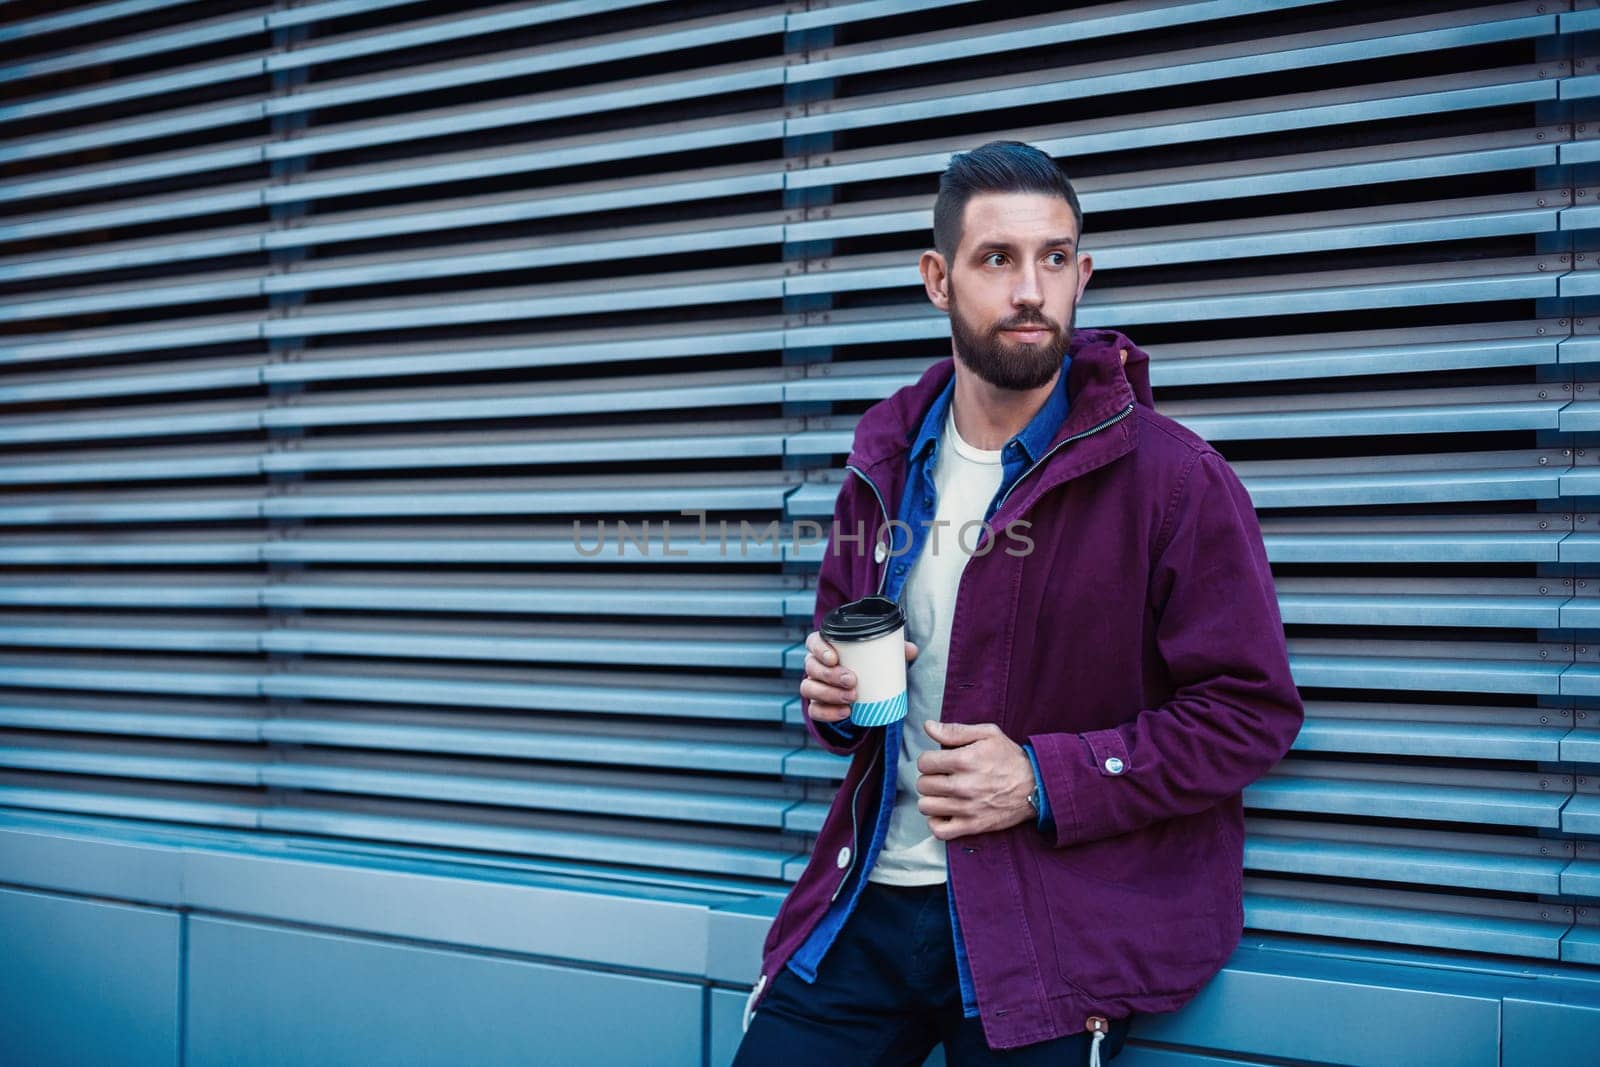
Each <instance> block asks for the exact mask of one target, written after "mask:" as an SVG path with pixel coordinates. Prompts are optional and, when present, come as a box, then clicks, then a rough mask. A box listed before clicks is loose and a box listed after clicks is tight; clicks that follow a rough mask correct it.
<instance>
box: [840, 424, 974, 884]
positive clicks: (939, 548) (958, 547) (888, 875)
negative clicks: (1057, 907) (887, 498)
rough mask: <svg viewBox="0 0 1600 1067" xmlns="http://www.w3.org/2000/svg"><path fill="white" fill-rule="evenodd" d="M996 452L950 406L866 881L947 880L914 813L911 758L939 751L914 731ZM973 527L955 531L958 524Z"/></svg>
mask: <svg viewBox="0 0 1600 1067" xmlns="http://www.w3.org/2000/svg"><path fill="white" fill-rule="evenodd" d="M1001 451H1002V450H1001V449H998V448H997V449H994V450H993V451H988V450H985V449H981V448H974V447H972V446H971V445H970V444H968V443H967V442H966V441H963V440H962V439H961V435H960V434H958V433H957V432H956V421H955V405H954V404H953V403H952V404H951V405H950V408H949V410H948V411H947V413H946V415H945V422H944V433H943V436H942V437H941V440H940V443H939V448H938V449H937V452H938V456H937V458H936V459H935V461H934V485H935V487H936V492H937V502H936V506H937V511H936V513H935V515H934V521H935V522H947V523H949V525H947V526H931V527H929V529H928V532H927V541H925V542H924V543H923V546H922V552H921V554H920V555H918V557H917V560H916V562H915V563H913V564H912V566H911V573H910V574H908V575H907V576H906V584H905V589H904V590H903V592H902V596H901V603H902V604H903V605H904V607H905V611H906V637H907V639H908V640H910V641H912V642H914V643H915V644H916V646H917V658H916V659H914V660H912V661H911V664H910V666H909V667H908V669H907V672H906V702H907V710H906V719H905V723H904V725H903V727H902V729H901V732H900V757H899V771H898V775H899V778H898V782H897V785H898V789H897V792H896V794H895V802H894V812H893V814H892V815H891V816H890V818H889V831H888V835H887V837H886V838H885V839H884V844H883V850H882V851H881V852H880V853H879V854H878V859H877V862H876V863H874V864H873V866H872V870H870V871H868V872H867V879H868V880H869V881H873V882H885V883H888V884H890V885H931V884H934V883H937V882H943V881H945V880H946V879H947V878H948V871H947V868H946V866H945V843H944V842H943V841H941V840H939V839H938V838H937V837H934V836H933V831H932V830H931V829H930V828H929V827H928V817H927V816H926V815H923V814H922V813H921V812H920V811H918V810H917V801H918V800H919V799H921V796H922V794H920V793H918V792H917V777H918V775H919V774H920V773H921V772H919V771H918V770H917V757H918V756H920V755H922V754H923V753H924V752H931V751H934V750H936V749H938V748H939V743H938V742H937V741H935V740H934V739H933V738H931V737H929V736H928V732H927V731H926V730H924V729H923V728H922V724H923V723H924V722H926V721H928V720H929V719H933V720H935V721H937V720H938V719H939V710H940V707H941V706H942V705H943V703H944V676H945V666H946V663H947V661H948V658H949V653H950V623H951V621H952V618H953V617H954V615H955V607H956V588H957V586H958V585H959V584H960V582H961V572H962V569H963V568H964V567H965V566H966V563H967V560H968V559H970V558H971V556H970V554H969V553H970V550H971V549H973V548H974V547H976V546H977V544H978V537H979V534H980V533H982V528H981V527H980V526H978V525H977V523H978V522H981V521H982V519H983V517H984V515H985V514H986V513H987V512H988V510H989V502H990V501H991V500H993V499H994V494H995V492H996V491H997V490H998V489H999V488H1000V481H1001V478H1002V475H1003V473H1004V472H1003V469H1002V467H1001V463H1000V454H1001ZM969 522H970V523H973V525H972V526H971V527H970V528H969V529H967V530H966V531H965V532H964V533H963V532H962V526H963V525H964V524H966V523H969Z"/></svg>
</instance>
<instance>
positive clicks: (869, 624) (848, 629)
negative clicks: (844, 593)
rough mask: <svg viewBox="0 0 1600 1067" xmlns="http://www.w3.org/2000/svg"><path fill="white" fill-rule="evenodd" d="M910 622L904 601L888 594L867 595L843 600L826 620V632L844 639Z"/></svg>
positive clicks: (857, 638) (875, 633)
mask: <svg viewBox="0 0 1600 1067" xmlns="http://www.w3.org/2000/svg"><path fill="white" fill-rule="evenodd" d="M905 624H906V616H905V612H903V611H901V610H900V605H899V604H896V603H895V602H894V601H892V600H890V599H889V598H888V597H886V596H866V597H862V598H861V599H860V600H852V601H850V603H848V604H840V605H839V606H838V607H836V608H834V609H833V610H832V611H830V612H828V614H827V617H825V618H824V619H823V620H822V636H823V637H826V638H830V639H831V638H835V637H837V638H839V639H840V640H842V641H865V640H867V639H868V638H872V637H881V636H882V635H884V634H886V633H892V632H893V631H894V630H896V629H898V628H899V627H901V626H904V625H905Z"/></svg>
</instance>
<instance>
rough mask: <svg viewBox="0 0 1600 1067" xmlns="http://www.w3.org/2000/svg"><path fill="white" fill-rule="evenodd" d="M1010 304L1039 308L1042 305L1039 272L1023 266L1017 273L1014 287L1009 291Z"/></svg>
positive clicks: (1042, 295) (1042, 298)
mask: <svg viewBox="0 0 1600 1067" xmlns="http://www.w3.org/2000/svg"><path fill="white" fill-rule="evenodd" d="M1011 302H1012V303H1013V304H1016V305H1018V306H1019V307H1040V306H1041V305H1043V304H1044V290H1043V289H1042V288H1040V286H1039V272H1038V271H1037V270H1035V269H1034V268H1033V267H1032V266H1025V267H1023V268H1022V270H1021V271H1019V272H1018V273H1017V281H1016V285H1015V286H1014V287H1013V288H1012V290H1011Z"/></svg>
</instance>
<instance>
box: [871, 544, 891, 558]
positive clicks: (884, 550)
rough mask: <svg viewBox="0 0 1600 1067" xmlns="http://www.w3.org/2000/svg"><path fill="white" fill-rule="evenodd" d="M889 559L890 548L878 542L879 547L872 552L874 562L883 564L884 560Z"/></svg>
mask: <svg viewBox="0 0 1600 1067" xmlns="http://www.w3.org/2000/svg"><path fill="white" fill-rule="evenodd" d="M888 558H889V546H888V545H886V544H884V543H883V542H882V541H879V542H878V547H877V548H875V549H873V550H872V561H873V562H874V563H882V562H883V561H884V560H886V559H888Z"/></svg>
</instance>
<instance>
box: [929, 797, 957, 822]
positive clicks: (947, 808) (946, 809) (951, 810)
mask: <svg viewBox="0 0 1600 1067" xmlns="http://www.w3.org/2000/svg"><path fill="white" fill-rule="evenodd" d="M917 810H918V811H920V812H922V814H924V815H929V816H942V817H944V818H950V817H951V816H955V815H961V814H964V813H965V812H966V806H965V805H964V804H962V803H961V802H960V801H959V800H956V799H954V798H952V797H923V798H922V799H921V800H919V801H917Z"/></svg>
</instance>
